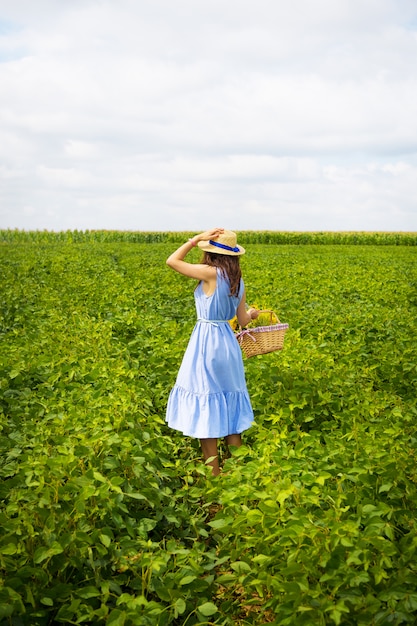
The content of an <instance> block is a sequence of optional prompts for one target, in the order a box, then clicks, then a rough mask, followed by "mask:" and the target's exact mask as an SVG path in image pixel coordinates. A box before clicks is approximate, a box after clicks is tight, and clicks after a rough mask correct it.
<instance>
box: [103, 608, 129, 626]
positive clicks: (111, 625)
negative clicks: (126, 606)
mask: <svg viewBox="0 0 417 626" xmlns="http://www.w3.org/2000/svg"><path fill="white" fill-rule="evenodd" d="M125 621H126V612H125V611H120V610H119V609H113V610H112V611H111V613H110V615H109V617H108V618H107V621H106V626H124V623H125Z"/></svg>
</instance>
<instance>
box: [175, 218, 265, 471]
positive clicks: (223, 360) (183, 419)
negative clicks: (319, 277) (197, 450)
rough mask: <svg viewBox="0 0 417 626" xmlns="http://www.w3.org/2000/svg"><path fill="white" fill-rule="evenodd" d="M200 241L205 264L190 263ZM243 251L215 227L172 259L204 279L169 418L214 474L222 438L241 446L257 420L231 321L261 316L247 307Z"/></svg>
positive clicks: (182, 270) (181, 270)
mask: <svg viewBox="0 0 417 626" xmlns="http://www.w3.org/2000/svg"><path fill="white" fill-rule="evenodd" d="M196 245H198V247H199V248H201V250H203V251H204V257H203V259H202V262H201V263H199V264H196V263H188V262H187V261H185V260H184V259H185V257H186V255H187V254H188V253H189V252H190V250H192V248H193V247H195V246H196ZM244 252H245V250H244V248H242V246H238V245H237V242H236V234H235V233H234V232H232V231H229V230H225V229H223V228H214V229H213V230H208V231H205V232H204V233H201V234H200V235H196V236H194V237H193V238H192V239H190V240H189V241H188V242H187V243H184V244H183V245H182V246H181V247H180V248H178V250H176V251H175V252H173V254H171V256H170V257H169V258H168V259H167V265H169V267H171V268H172V269H173V270H175V271H176V272H179V273H180V274H183V275H184V276H188V277H189V278H194V279H195V280H198V281H199V282H198V285H197V287H196V289H195V291H194V298H195V304H196V309H197V323H196V325H195V327H194V330H193V332H192V335H191V338H190V341H189V344H188V346H187V349H186V351H185V354H184V358H183V361H182V364H181V367H180V369H179V372H178V376H177V380H176V383H175V386H174V388H173V389H172V390H171V393H170V395H169V399H168V406H167V416H166V419H167V422H168V425H169V426H170V427H171V428H174V429H176V430H180V431H181V432H182V433H183V434H184V435H187V436H190V437H196V438H198V439H200V441H201V447H202V452H203V456H204V459H205V461H206V462H208V464H209V465H211V466H212V472H213V475H215V476H216V475H217V474H219V471H220V469H219V460H218V454H217V439H218V438H219V437H225V438H226V443H227V445H230V446H240V445H241V443H242V440H241V435H240V433H242V432H243V431H244V430H246V429H247V428H249V427H250V425H251V424H252V422H253V411H252V406H251V403H250V399H249V394H248V391H247V387H246V381H245V374H244V370H243V360H242V353H241V349H240V346H239V344H238V342H237V340H236V337H235V335H234V333H233V330H232V328H231V326H230V324H229V320H230V319H232V318H233V317H234V316H235V315H237V319H238V322H239V324H240V325H241V326H246V325H247V324H248V323H249V322H250V321H251V320H252V319H256V318H257V317H258V315H259V311H258V310H257V309H249V310H247V311H246V307H245V304H246V294H245V288H244V283H243V280H242V275H241V270H240V264H239V256H240V255H241V254H244Z"/></svg>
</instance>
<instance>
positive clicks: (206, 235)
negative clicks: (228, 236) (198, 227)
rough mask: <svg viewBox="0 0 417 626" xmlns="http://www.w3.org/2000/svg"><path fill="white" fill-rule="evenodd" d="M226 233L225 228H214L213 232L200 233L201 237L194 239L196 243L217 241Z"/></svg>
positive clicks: (196, 236) (197, 236)
mask: <svg viewBox="0 0 417 626" xmlns="http://www.w3.org/2000/svg"><path fill="white" fill-rule="evenodd" d="M223 233H224V228H212V229H211V230H206V231H204V233H200V234H199V235H195V237H193V239H194V241H195V242H196V243H198V242H199V241H209V240H210V239H217V237H220V235H222V234H223Z"/></svg>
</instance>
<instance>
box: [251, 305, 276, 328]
mask: <svg viewBox="0 0 417 626" xmlns="http://www.w3.org/2000/svg"><path fill="white" fill-rule="evenodd" d="M261 313H270V316H269V317H270V319H269V321H270V323H271V325H272V316H273V315H275V317H276V318H277V321H276V324H280V323H281V322H280V321H279V319H278V315H277V314H276V313H275V311H273V310H272V309H262V310H260V311H259V314H261ZM251 321H252V322H254V321H255V320H251ZM250 323H251V322H249V324H250ZM249 324H248V326H249Z"/></svg>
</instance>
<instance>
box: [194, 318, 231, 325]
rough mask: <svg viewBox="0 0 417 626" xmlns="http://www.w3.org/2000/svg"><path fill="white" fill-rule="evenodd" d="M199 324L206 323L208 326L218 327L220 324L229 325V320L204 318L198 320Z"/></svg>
mask: <svg viewBox="0 0 417 626" xmlns="http://www.w3.org/2000/svg"><path fill="white" fill-rule="evenodd" d="M197 322H204V323H206V324H211V325H212V326H218V325H219V324H228V323H229V320H206V319H204V318H203V317H199V318H197Z"/></svg>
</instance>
